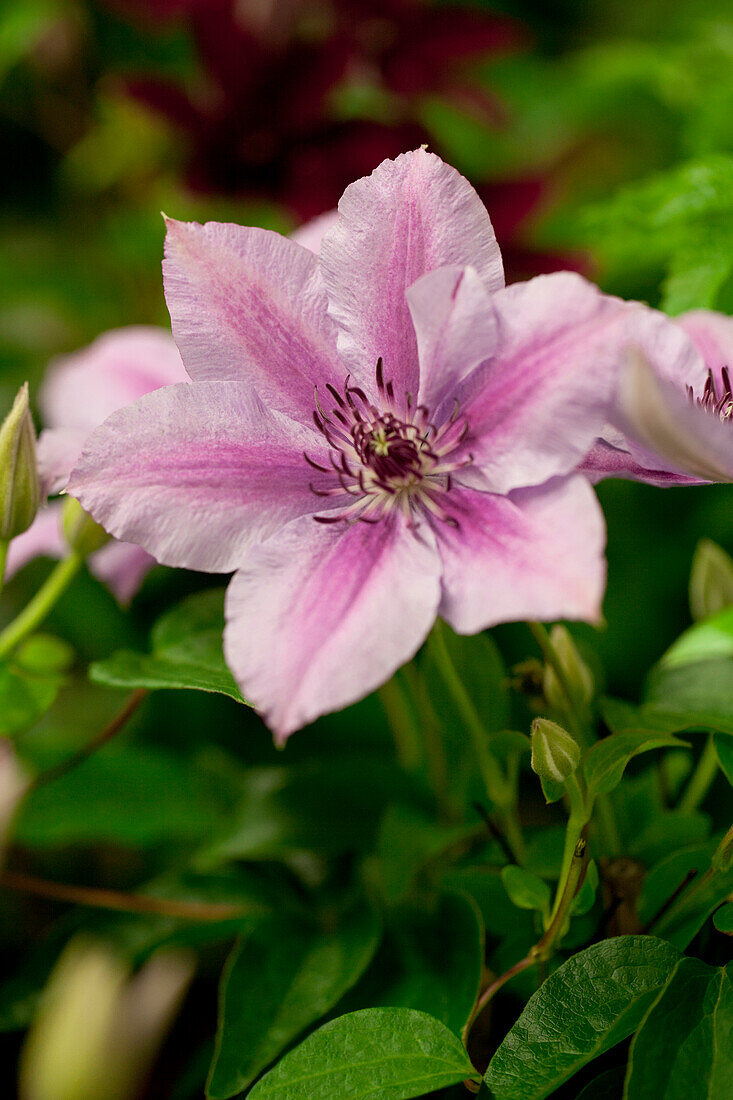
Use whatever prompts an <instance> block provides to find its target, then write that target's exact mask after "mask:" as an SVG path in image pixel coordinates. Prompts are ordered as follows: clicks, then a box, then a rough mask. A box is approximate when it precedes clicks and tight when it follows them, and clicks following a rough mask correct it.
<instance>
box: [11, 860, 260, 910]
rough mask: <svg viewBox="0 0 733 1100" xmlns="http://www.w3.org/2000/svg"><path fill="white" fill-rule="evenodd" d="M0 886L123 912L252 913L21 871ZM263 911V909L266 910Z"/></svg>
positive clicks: (24, 892) (218, 905)
mask: <svg viewBox="0 0 733 1100" xmlns="http://www.w3.org/2000/svg"><path fill="white" fill-rule="evenodd" d="M0 886H5V887H6V888H7V889H9V890H18V891H20V892H21V893H23V894H35V895H36V896H37V897H41V898H52V899H53V900H54V901H66V902H69V903H70V904H72V905H88V906H91V907H92V908H94V909H114V910H117V911H118V912H121V913H153V914H155V915H156V916H161V917H174V918H178V919H180V920H193V921H217V920H229V919H231V918H233V917H243V916H249V915H251V914H252V912H253V909H252V907H251V906H248V907H247V908H246V909H245V908H242V907H241V906H238V905H220V904H213V903H210V902H199V901H176V900H175V899H173V898H155V897H150V896H148V895H147V894H125V893H123V892H122V891H121V890H103V889H101V888H99V887H95V886H71V885H69V884H67V883H63V882H50V881H49V880H48V879H42V878H36V877H35V875H24V874H22V873H21V872H19V871H2V872H0ZM263 912H264V909H263Z"/></svg>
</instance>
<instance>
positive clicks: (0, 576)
mask: <svg viewBox="0 0 733 1100" xmlns="http://www.w3.org/2000/svg"><path fill="white" fill-rule="evenodd" d="M9 546H10V543H9V542H6V541H5V540H4V539H2V540H0V592H2V590H3V583H4V581H5V562H6V561H7V560H8V547H9Z"/></svg>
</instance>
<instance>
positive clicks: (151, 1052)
mask: <svg viewBox="0 0 733 1100" xmlns="http://www.w3.org/2000/svg"><path fill="white" fill-rule="evenodd" d="M192 973H193V958H192V957H191V956H190V955H189V954H188V953H182V952H176V951H163V952H160V953H158V954H157V955H153V956H152V958H151V959H149V960H148V962H147V963H146V964H145V966H144V967H143V968H142V970H140V971H138V973H137V974H136V975H135V976H134V977H132V976H131V975H130V971H129V967H128V965H127V963H126V962H125V961H124V960H123V959H122V958H121V956H119V955H118V954H116V953H115V952H113V950H112V949H111V948H109V947H108V946H106V945H105V944H103V943H101V942H100V943H97V942H93V941H90V940H83V939H77V940H72V942H71V943H70V944H69V945H68V946H67V947H66V949H65V951H64V952H63V953H62V955H61V957H60V959H59V961H58V962H57V964H56V967H55V969H54V971H53V972H52V974H51V977H50V979H49V981H48V984H47V986H46V988H45V989H44V991H43V994H42V996H41V999H40V1002H39V1006H38V1009H37V1011H36V1014H35V1017H34V1019H33V1022H32V1024H31V1027H30V1030H29V1032H28V1035H27V1037H26V1041H25V1045H24V1048H23V1051H22V1054H21V1058H20V1096H21V1100H134V1098H135V1097H137V1096H139V1095H140V1088H141V1085H142V1082H143V1080H144V1078H145V1076H146V1074H147V1072H148V1070H149V1067H150V1064H151V1062H152V1060H153V1058H154V1056H155V1054H156V1052H157V1050H158V1047H159V1046H160V1043H161V1041H162V1040H163V1038H164V1036H165V1034H166V1032H167V1031H168V1029H169V1027H170V1025H171V1023H172V1022H173V1020H174V1019H175V1016H176V1013H177V1011H178V1009H179V1007H180V1003H181V1000H182V997H183V994H184V992H185V990H186V987H187V985H188V983H189V981H190V979H191V976H192Z"/></svg>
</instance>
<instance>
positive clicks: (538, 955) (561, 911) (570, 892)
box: [463, 830, 588, 1046]
mask: <svg viewBox="0 0 733 1100" xmlns="http://www.w3.org/2000/svg"><path fill="white" fill-rule="evenodd" d="M584 831H585V830H584ZM587 848H588V844H587V841H586V839H585V836H584V835H583V836H581V837H580V839H579V840H578V842H577V844H576V845H575V851H574V852H573V858H572V861H571V864H570V867H569V869H568V873H567V877H566V879H565V885H564V887H563V891H562V894H561V896H560V900H559V903H558V906H557V909H556V911H555V914H554V916H553V918H552V922H551V923H550V925H549V927H548V928H547V931H546V932H545V934H544V935H543V936H542V938H541V939H540V940H539V942H538V943H536V944H535V945H534V947H530V949H529V951H528V952H527V954H526V955H525V957H524V958H523V959H520V960H519V962H517V963H515V964H514V966H510V967H509V969H508V970H507V971H505V972H504V973H503V974H502V975H501V976H500V977H498V978H497V979H496V981H493V982H492V983H491V985H490V986H488V988H487V989H485V990H484V992H483V993H482V994H481V996H480V997H479V999H478V1000H477V1002H476V1004H475V1005H474V1008H473V1012H472V1013H471V1015H470V1016H469V1018H468V1022H467V1023H466V1026H465V1027H464V1029H463V1043H464V1046H465V1045H467V1043H468V1037H469V1035H470V1034H471V1029H472V1028H473V1025H474V1024H475V1023H476V1020H478V1018H479V1016H480V1015H481V1013H482V1012H483V1011H484V1009H485V1008H486V1006H487V1004H488V1003H489V1002H490V1001H491V999H492V997H493V996H494V995H495V994H496V993H498V991H499V990H500V989H501V987H502V986H503V985H506V983H507V982H508V981H510V980H511V979H512V978H514V977H515V976H516V975H517V974H521V972H522V971H523V970H526V969H527V967H529V966H534V965H535V963H539V962H542V961H543V960H545V959H549V958H550V957H551V956H552V953H553V951H554V949H555V944H556V942H557V940H558V939H559V937H560V935H561V933H562V929H563V925H564V924H565V918H566V917H567V915H568V912H569V910H570V906H571V905H572V902H573V898H574V897H575V895H576V894H577V892H578V890H579V889H580V887H581V886H582V885H583V879H584V878H585V872H586V867H587V856H588V853H587Z"/></svg>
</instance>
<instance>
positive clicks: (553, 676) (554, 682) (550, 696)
mask: <svg viewBox="0 0 733 1100" xmlns="http://www.w3.org/2000/svg"><path fill="white" fill-rule="evenodd" d="M550 641H551V643H552V648H553V649H554V650H555V653H556V654H557V656H558V659H559V661H560V664H561V665H562V667H563V670H564V672H565V676H566V678H567V681H568V685H569V687H570V690H571V691H572V693H573V699H572V702H574V703H576V704H578V703H579V704H581V705H582V706H588V704H589V703H590V702H591V700H592V699H593V688H594V684H593V673H592V672H591V670H590V669H589V668H588V666H587V664H586V663H585V661H584V660H583V658H582V657H581V656H580V654H579V653H578V650H577V647H576V645H575V642H574V641H573V637H572V635H571V633H570V631H569V630H567V628H566V627H564V626H561V625H560V624H559V623H558V624H557V625H556V626H553V628H552V630H551V631H550ZM543 688H544V692H545V699H546V700H547V702H548V703H549V704H550V706H551V707H553V709H555V710H559V711H561V712H562V711H565V710H566V709H567V706H568V699H567V697H566V695H565V691H564V690H563V687H562V685H561V684H560V681H559V680H558V678H557V673H556V672H555V670H554V668H553V667H552V665H545V672H544V676H543Z"/></svg>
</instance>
